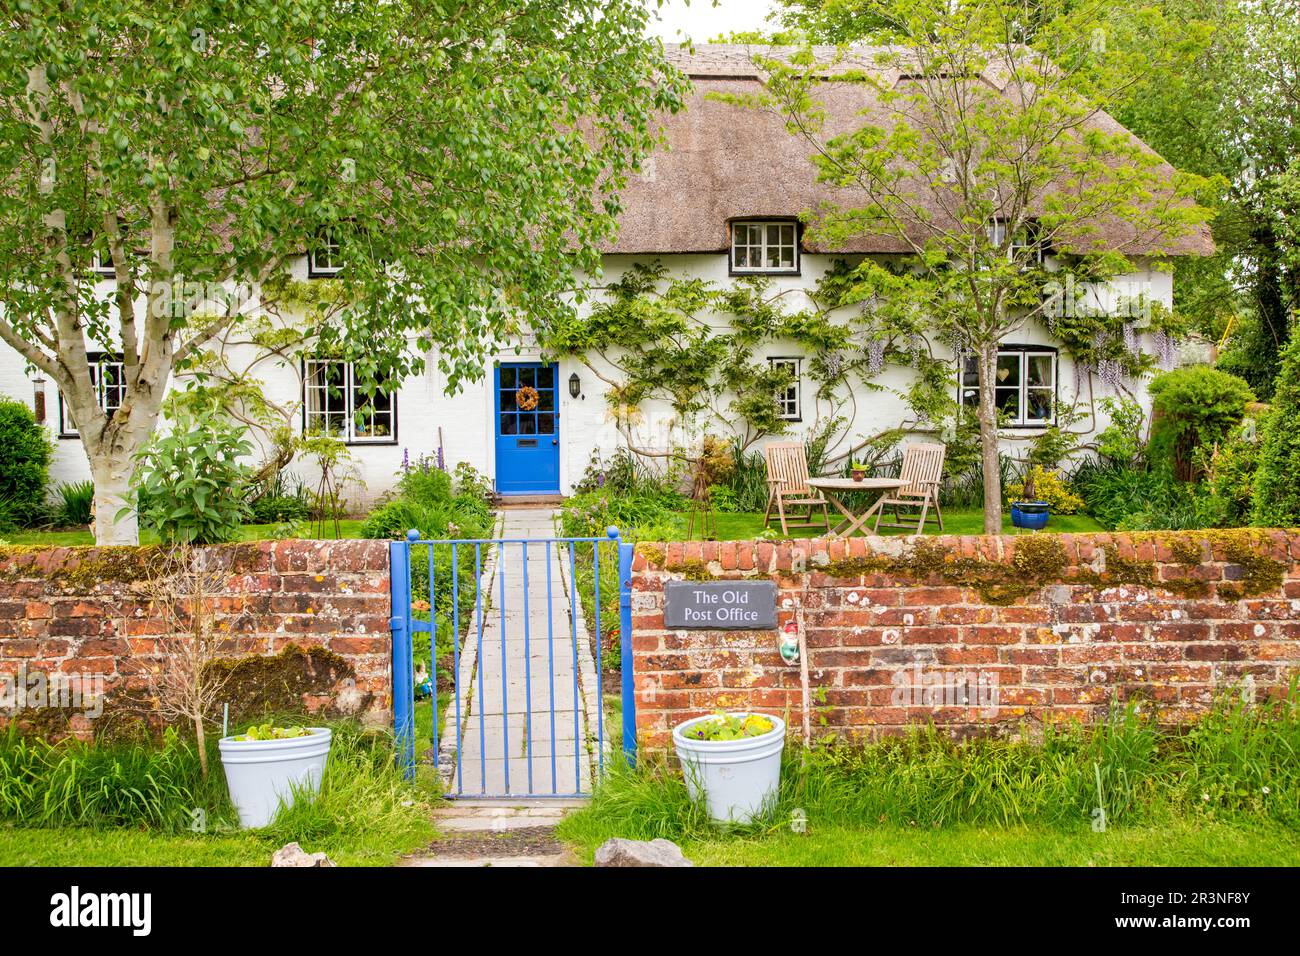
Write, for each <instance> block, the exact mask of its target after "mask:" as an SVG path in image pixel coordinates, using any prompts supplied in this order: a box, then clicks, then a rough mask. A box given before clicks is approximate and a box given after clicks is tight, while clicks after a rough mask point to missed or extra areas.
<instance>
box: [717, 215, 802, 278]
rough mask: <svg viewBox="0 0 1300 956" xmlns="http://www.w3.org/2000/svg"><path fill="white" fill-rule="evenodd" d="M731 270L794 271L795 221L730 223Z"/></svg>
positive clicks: (796, 264) (796, 253) (796, 255)
mask: <svg viewBox="0 0 1300 956" xmlns="http://www.w3.org/2000/svg"><path fill="white" fill-rule="evenodd" d="M731 271H732V272H740V273H746V272H748V273H770V272H777V273H782V272H784V273H797V272H798V271H799V224H798V223H796V222H790V221H780V220H775V221H770V220H761V221H759V220H754V221H744V222H735V223H732V225H731Z"/></svg>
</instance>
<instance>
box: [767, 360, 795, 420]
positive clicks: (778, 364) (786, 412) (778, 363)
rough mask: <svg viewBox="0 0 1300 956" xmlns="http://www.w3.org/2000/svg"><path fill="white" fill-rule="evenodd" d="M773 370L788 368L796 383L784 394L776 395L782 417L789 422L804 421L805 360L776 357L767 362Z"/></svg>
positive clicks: (779, 392)
mask: <svg viewBox="0 0 1300 956" xmlns="http://www.w3.org/2000/svg"><path fill="white" fill-rule="evenodd" d="M767 364H768V366H769V367H771V368H773V369H777V368H783V367H784V368H788V369H789V370H790V371H791V372H792V373H793V375H794V381H793V382H792V383H791V384H790V387H789V388H787V389H785V391H784V392H781V391H778V392H777V393H776V404H777V407H778V408H779V409H780V412H779V414H780V417H781V418H782V419H783V420H785V421H787V422H801V421H803V388H802V386H803V359H802V358H799V357H797V356H786V355H774V356H772V357H771V358H769V359H768V360H767Z"/></svg>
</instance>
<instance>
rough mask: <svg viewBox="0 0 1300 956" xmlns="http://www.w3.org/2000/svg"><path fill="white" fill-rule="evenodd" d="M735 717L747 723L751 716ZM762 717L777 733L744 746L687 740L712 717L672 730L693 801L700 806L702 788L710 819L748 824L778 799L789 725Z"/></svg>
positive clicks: (734, 742) (748, 740) (742, 741)
mask: <svg viewBox="0 0 1300 956" xmlns="http://www.w3.org/2000/svg"><path fill="white" fill-rule="evenodd" d="M733 716H736V717H740V718H741V719H744V718H745V717H747V716H749V712H745V713H740V714H734V715H733ZM759 716H762V717H766V718H767V719H768V720H770V721H772V723H773V725H774V726H773V728H772V730H771V731H770V732H769V733H766V734H763V735H762V736H761V737H743V738H741V739H740V740H691V739H690V738H688V737H686V736H685V731H687V730H689V729H690V728H691V727H693V726H694V725H696V724H698V723H701V722H702V721H706V720H712V719H713V715H707V716H704V717H695V718H692V719H691V720H688V721H686V722H685V723H681V724H678V725H677V726H676V727H674V728H673V744H674V745H675V746H676V747H677V759H678V760H680V761H681V764H682V773H683V774H685V776H686V788H687V790H689V791H690V794H691V799H692V800H698V799H699V796H700V790H701V788H702V789H703V791H704V798H705V801H706V802H707V804H708V807H709V816H711V817H712V818H713V819H714V820H716V821H718V822H719V823H748V822H749V821H750V820H752V819H753V818H754V816H755V815H757V814H758V813H759V812H760V811H761V810H762V809H763V805H764V803H766V802H767V801H768V800H769V799H771V800H775V799H776V792H777V788H778V787H779V786H780V784H781V751H782V750H784V749H785V721H783V720H782V719H781V718H780V717H773V716H772V715H771V714H761V715H759Z"/></svg>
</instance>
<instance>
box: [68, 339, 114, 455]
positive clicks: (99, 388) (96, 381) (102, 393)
mask: <svg viewBox="0 0 1300 956" xmlns="http://www.w3.org/2000/svg"><path fill="white" fill-rule="evenodd" d="M87 358H88V359H89V361H88V362H87V367H88V369H89V370H90V384H91V386H92V387H93V388H94V389H95V401H96V402H97V403H98V405H99V407H100V408H101V409H103V411H104V413H105V414H106V415H108V416H109V417H110V418H111V417H112V416H113V413H114V412H116V411H117V410H118V409H119V408H121V407H122V399H123V398H125V397H126V363H125V362H123V361H122V358H121V356H117V355H112V354H110V353H107V352H91V353H90V354H89V355H88V356H87ZM106 369H112V370H115V371H116V379H115V381H114V382H113V384H111V385H109V384H106V383H105V379H106V378H108V377H110V376H106V375H105V374H104V372H105V370H106ZM80 434H81V433H80V432H79V431H77V423H76V422H74V421H73V420H72V412H71V410H70V409H69V408H68V403H67V401H66V400H64V397H63V393H62V392H59V435H60V436H62V437H64V438H75V437H77V436H78V435H80Z"/></svg>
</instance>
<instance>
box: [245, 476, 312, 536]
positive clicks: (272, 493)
mask: <svg viewBox="0 0 1300 956" xmlns="http://www.w3.org/2000/svg"><path fill="white" fill-rule="evenodd" d="M248 511H249V520H250V521H252V522H253V523H254V524H282V523H286V522H288V523H292V522H298V521H306V520H307V519H308V518H310V517H311V515H312V494H311V492H309V491H308V490H307V487H306V485H304V484H303V483H302V480H301V479H297V480H296V482H295V483H294V484H293V485H290V483H289V479H288V478H286V476H285V474H284V472H277V473H276V475H275V477H274V478H272V479H271V480H270V481H266V482H262V483H260V484H259V485H258V486H257V487H256V488H254V489H253V491H252V492H251V493H250V494H249V503H248Z"/></svg>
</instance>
